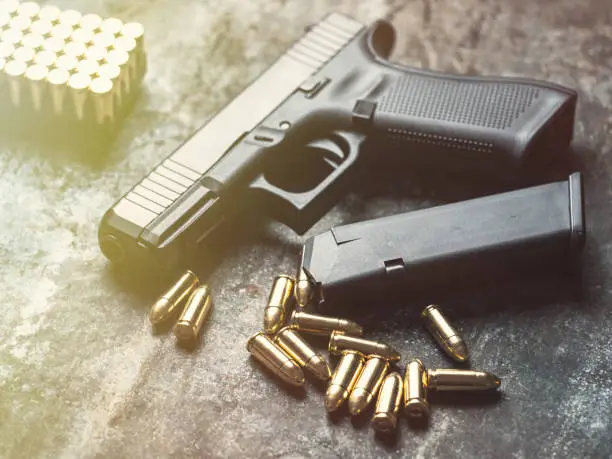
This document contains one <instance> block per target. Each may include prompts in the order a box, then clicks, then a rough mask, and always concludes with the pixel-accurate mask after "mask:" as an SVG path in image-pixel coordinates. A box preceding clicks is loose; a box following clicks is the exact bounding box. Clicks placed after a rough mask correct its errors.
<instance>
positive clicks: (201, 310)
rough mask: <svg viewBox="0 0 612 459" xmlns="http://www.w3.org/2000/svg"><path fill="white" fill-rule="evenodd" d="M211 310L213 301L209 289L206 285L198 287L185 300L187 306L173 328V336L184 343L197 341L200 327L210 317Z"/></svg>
mask: <svg viewBox="0 0 612 459" xmlns="http://www.w3.org/2000/svg"><path fill="white" fill-rule="evenodd" d="M212 308H213V301H212V297H211V295H210V289H209V288H208V286H207V285H200V286H199V287H198V288H196V289H195V290H194V291H193V293H192V294H191V296H190V297H189V300H187V305H186V306H185V309H183V312H182V314H181V316H180V317H179V320H178V322H177V323H176V325H175V326H174V336H176V338H177V339H178V340H179V341H182V342H185V343H194V342H196V341H198V339H199V337H200V333H201V331H202V327H203V326H204V323H205V322H206V320H207V319H208V317H209V316H210V313H211V311H212Z"/></svg>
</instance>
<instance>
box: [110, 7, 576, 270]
mask: <svg viewBox="0 0 612 459" xmlns="http://www.w3.org/2000/svg"><path fill="white" fill-rule="evenodd" d="M394 36H395V33H394V30H393V27H392V26H391V24H389V23H388V22H385V21H378V22H375V23H374V24H372V25H371V26H369V27H364V26H363V25H362V24H360V23H358V22H356V21H355V20H353V19H350V18H348V17H346V16H343V15H340V14H332V15H330V16H328V17H327V18H325V19H324V20H323V21H321V22H320V23H318V24H316V25H314V26H312V27H311V28H309V30H308V31H307V33H306V34H305V35H304V36H303V37H302V38H301V39H300V40H299V41H298V42H296V43H295V44H294V45H293V46H292V47H291V48H290V49H289V50H287V52H286V53H285V54H283V55H282V56H281V57H280V58H279V59H278V60H277V61H276V62H275V63H274V64H272V66H271V67H269V68H268V69H267V70H266V71H265V72H264V73H263V74H261V75H260V76H259V77H258V78H257V79H256V80H255V81H253V82H252V83H251V84H250V86H248V87H247V88H246V89H245V90H244V91H243V92H242V93H241V94H239V95H238V96H237V97H236V98H235V99H234V100H232V101H231V102H230V103H229V104H228V105H227V106H226V107H225V108H224V109H222V110H221V111H220V112H219V113H218V114H217V115H216V116H215V117H213V118H212V119H211V120H210V121H209V122H208V123H207V124H205V125H204V126H203V127H202V128H200V129H199V130H198V131H197V132H196V133H195V134H194V135H193V136H192V137H191V138H190V139H188V140H187V141H186V142H185V143H183V144H182V145H181V146H180V147H179V148H178V149H177V150H176V151H174V153H172V154H171V155H170V156H168V157H167V158H166V159H165V160H164V161H162V162H161V163H160V164H158V165H157V166H156V167H154V168H153V170H152V171H151V172H150V173H149V174H148V175H147V176H146V177H144V178H143V179H142V180H141V181H140V182H139V183H137V184H135V185H134V187H133V188H132V189H131V190H129V191H128V192H127V193H126V194H125V195H124V196H123V197H122V198H121V199H120V200H119V201H118V202H117V203H115V204H114V205H113V207H112V208H110V209H109V210H108V211H107V212H106V214H105V215H104V217H103V219H102V222H101V224H100V228H99V244H100V248H101V250H102V252H103V253H104V254H105V255H106V256H107V257H108V258H109V259H110V260H112V261H113V262H117V263H129V264H130V266H132V265H134V264H139V265H144V266H146V267H147V268H149V269H154V268H156V267H160V268H166V269H167V268H177V267H178V266H180V265H182V264H185V263H186V262H187V260H188V259H189V257H190V256H191V255H193V254H197V253H202V249H203V247H205V246H206V245H207V244H209V243H212V244H214V243H215V241H216V239H215V238H216V237H219V234H220V231H218V229H219V228H220V227H221V225H224V223H225V222H227V221H228V220H231V219H233V218H234V217H235V216H236V215H238V214H242V213H243V212H244V211H245V209H257V211H258V212H259V213H260V214H262V216H263V215H265V216H266V217H268V218H274V219H277V220H278V221H280V222H282V223H284V224H286V225H288V226H289V227H291V228H292V229H293V230H294V231H296V232H298V233H300V234H302V233H304V232H305V231H306V230H307V229H309V228H310V227H311V226H312V225H313V224H314V223H315V222H316V221H317V220H318V219H319V218H320V217H321V216H322V215H323V214H325V213H326V212H327V211H328V210H329V209H330V208H331V207H332V206H333V205H334V204H335V203H336V202H337V201H338V200H339V199H340V198H341V196H343V195H344V194H345V193H347V191H348V190H349V189H350V187H351V183H350V181H349V180H350V175H351V171H353V170H354V169H355V167H354V166H356V165H357V164H361V163H363V161H364V160H366V159H368V158H370V159H372V158H373V159H374V160H380V161H386V159H385V158H389V157H390V156H391V155H397V156H398V157H400V158H406V159H407V160H408V159H411V160H414V159H416V160H417V161H420V160H421V159H422V160H423V161H424V162H425V163H427V164H431V167H434V168H439V169H443V168H448V169H449V170H452V169H455V170H457V169H460V170H461V171H462V173H463V174H468V176H469V177H470V178H471V179H473V180H480V179H484V178H486V179H490V178H491V177H517V176H520V175H521V174H522V173H523V172H524V171H525V170H526V169H528V168H529V167H531V166H532V165H534V164H538V163H542V162H546V161H547V160H548V159H550V158H551V156H552V155H554V154H555V152H557V151H559V150H565V149H567V147H568V145H569V143H570V141H571V139H572V133H573V122H574V113H575V105H576V93H575V92H574V91H573V90H571V89H567V88H565V87H562V86H558V85H555V84H551V83H547V82H543V81H535V80H529V79H518V78H501V77H467V76H456V75H446V74H441V73H436V72H432V71H427V70H422V69H415V68H409V67H405V66H401V65H398V64H393V63H390V62H389V61H387V60H386V58H387V57H388V55H389V53H390V52H391V49H392V47H393V43H394V39H395V38H394ZM401 176H403V174H400V177H398V179H401Z"/></svg>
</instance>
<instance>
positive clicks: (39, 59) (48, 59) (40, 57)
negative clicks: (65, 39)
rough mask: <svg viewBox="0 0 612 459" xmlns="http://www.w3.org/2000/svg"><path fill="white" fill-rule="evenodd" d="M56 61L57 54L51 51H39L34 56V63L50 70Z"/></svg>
mask: <svg viewBox="0 0 612 459" xmlns="http://www.w3.org/2000/svg"><path fill="white" fill-rule="evenodd" d="M56 61H57V54H55V53H54V52H53V51H49V50H46V49H43V50H40V51H38V52H37V53H36V55H35V56H34V63H35V64H38V65H42V66H44V67H47V68H51V67H53V66H55V62H56Z"/></svg>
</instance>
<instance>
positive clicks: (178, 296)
mask: <svg viewBox="0 0 612 459" xmlns="http://www.w3.org/2000/svg"><path fill="white" fill-rule="evenodd" d="M198 282H199V279H198V276H196V275H195V274H194V273H193V272H191V271H186V272H185V274H183V275H182V276H181V278H180V279H179V280H178V281H176V282H175V283H174V285H172V287H170V288H169V289H168V291H166V293H164V294H163V295H162V296H160V297H159V299H158V300H157V301H156V302H155V304H153V307H152V308H151V311H150V313H149V320H150V321H151V323H152V324H153V325H157V324H159V323H161V322H164V321H165V320H167V319H168V318H170V317H172V316H173V315H174V314H175V313H176V312H177V311H178V310H179V308H180V307H181V306H182V305H183V302H184V301H185V300H186V299H187V298H188V297H189V296H190V295H191V293H192V292H193V291H194V290H195V288H196V287H197V285H198Z"/></svg>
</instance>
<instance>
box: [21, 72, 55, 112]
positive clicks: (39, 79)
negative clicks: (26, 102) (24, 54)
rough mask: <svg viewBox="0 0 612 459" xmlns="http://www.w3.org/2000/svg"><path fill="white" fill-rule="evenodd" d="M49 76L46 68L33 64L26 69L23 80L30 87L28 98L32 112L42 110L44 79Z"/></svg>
mask: <svg viewBox="0 0 612 459" xmlns="http://www.w3.org/2000/svg"><path fill="white" fill-rule="evenodd" d="M48 74H49V70H48V69H47V67H45V66H42V65H38V64H34V65H31V66H29V67H28V69H27V70H26V73H25V78H26V80H27V83H28V85H29V87H30V97H31V99H32V105H33V106H34V110H35V111H37V112H39V111H41V109H42V102H43V96H44V93H45V89H46V78H47V75H48Z"/></svg>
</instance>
